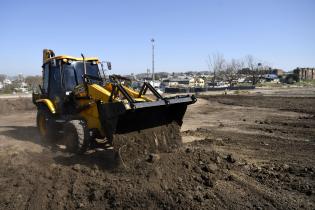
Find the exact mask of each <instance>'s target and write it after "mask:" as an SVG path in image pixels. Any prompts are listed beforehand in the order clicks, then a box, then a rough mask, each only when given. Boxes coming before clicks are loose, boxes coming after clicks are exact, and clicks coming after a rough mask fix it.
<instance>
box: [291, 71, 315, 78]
mask: <svg viewBox="0 0 315 210" xmlns="http://www.w3.org/2000/svg"><path fill="white" fill-rule="evenodd" d="M293 73H294V74H295V75H296V76H297V77H298V78H299V80H315V68H296V69H294V70H293Z"/></svg>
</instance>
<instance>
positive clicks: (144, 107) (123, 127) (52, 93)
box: [33, 49, 196, 153]
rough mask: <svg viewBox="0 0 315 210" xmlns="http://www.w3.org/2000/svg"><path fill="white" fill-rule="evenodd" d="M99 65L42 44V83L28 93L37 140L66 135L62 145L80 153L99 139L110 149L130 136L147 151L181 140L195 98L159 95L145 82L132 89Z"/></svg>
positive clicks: (90, 59) (174, 145) (166, 147)
mask: <svg viewBox="0 0 315 210" xmlns="http://www.w3.org/2000/svg"><path fill="white" fill-rule="evenodd" d="M101 64H102V62H100V61H99V59H98V58H85V57H84V55H82V54H81V58H75V57H71V56H64V55H61V56H55V54H54V52H53V51H52V50H49V49H44V51H43V66H42V69H43V71H42V74H43V84H42V86H40V92H39V93H33V103H34V104H35V105H36V106H37V127H38V130H39V133H40V136H41V137H42V139H49V140H51V141H55V140H59V139H60V138H66V139H68V140H69V139H71V144H68V145H67V146H68V147H69V148H70V149H71V150H72V151H74V152H79V153H82V152H85V151H86V150H87V149H89V148H90V147H93V146H95V145H97V142H98V143H99V141H97V140H100V139H101V141H103V143H104V144H102V145H111V146H114V148H115V147H116V146H117V145H121V144H123V143H124V142H128V141H133V142H136V143H137V144H143V145H145V148H146V149H148V150H150V151H156V150H167V149H168V148H170V147H176V146H178V145H180V143H181V137H180V133H179V128H180V126H181V125H182V120H183V116H184V114H185V112H186V108H187V105H189V104H192V103H195V102H196V98H195V97H194V96H193V95H192V96H190V95H185V96H174V97H162V96H161V95H160V94H159V93H158V92H157V91H156V89H154V87H152V85H150V83H147V82H144V83H143V86H142V88H141V89H140V91H135V90H134V89H132V88H130V87H129V86H127V85H125V83H126V81H125V80H126V79H125V78H123V77H120V76H115V75H112V76H109V78H107V79H105V75H103V76H102V73H104V71H103V72H101V71H100V68H99V67H100V65H101ZM107 64H108V65H107V67H108V68H109V69H110V68H111V65H110V63H109V62H108V63H107ZM102 66H103V65H102ZM102 69H103V67H102Z"/></svg>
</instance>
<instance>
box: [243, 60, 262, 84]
mask: <svg viewBox="0 0 315 210" xmlns="http://www.w3.org/2000/svg"><path fill="white" fill-rule="evenodd" d="M245 63H246V70H247V74H248V75H250V76H251V78H252V85H256V84H257V83H258V82H259V80H260V79H261V78H262V76H263V75H264V74H265V72H266V67H265V66H263V65H262V64H261V63H260V62H258V61H257V60H256V59H255V58H254V57H253V56H252V55H247V56H246V57H245Z"/></svg>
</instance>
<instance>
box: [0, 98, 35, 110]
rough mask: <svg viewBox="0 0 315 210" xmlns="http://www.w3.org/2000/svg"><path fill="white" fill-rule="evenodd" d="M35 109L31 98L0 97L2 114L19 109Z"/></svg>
mask: <svg viewBox="0 0 315 210" xmlns="http://www.w3.org/2000/svg"><path fill="white" fill-rule="evenodd" d="M30 110H35V105H34V104H33V102H32V99H31V98H23V97H20V98H8V99H0V114H11V113H14V112H19V111H30Z"/></svg>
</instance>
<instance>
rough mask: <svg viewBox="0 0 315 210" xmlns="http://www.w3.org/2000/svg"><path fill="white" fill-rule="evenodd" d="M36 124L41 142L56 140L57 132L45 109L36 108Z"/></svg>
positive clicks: (48, 112)
mask: <svg viewBox="0 0 315 210" xmlns="http://www.w3.org/2000/svg"><path fill="white" fill-rule="evenodd" d="M36 124H37V128H38V131H39V134H40V137H41V139H42V140H45V141H53V140H55V139H56V138H57V134H58V130H57V128H56V125H55V123H54V122H53V117H52V114H51V112H50V111H49V109H48V108H47V107H43V106H42V107H39V108H38V110H37V117H36Z"/></svg>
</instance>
